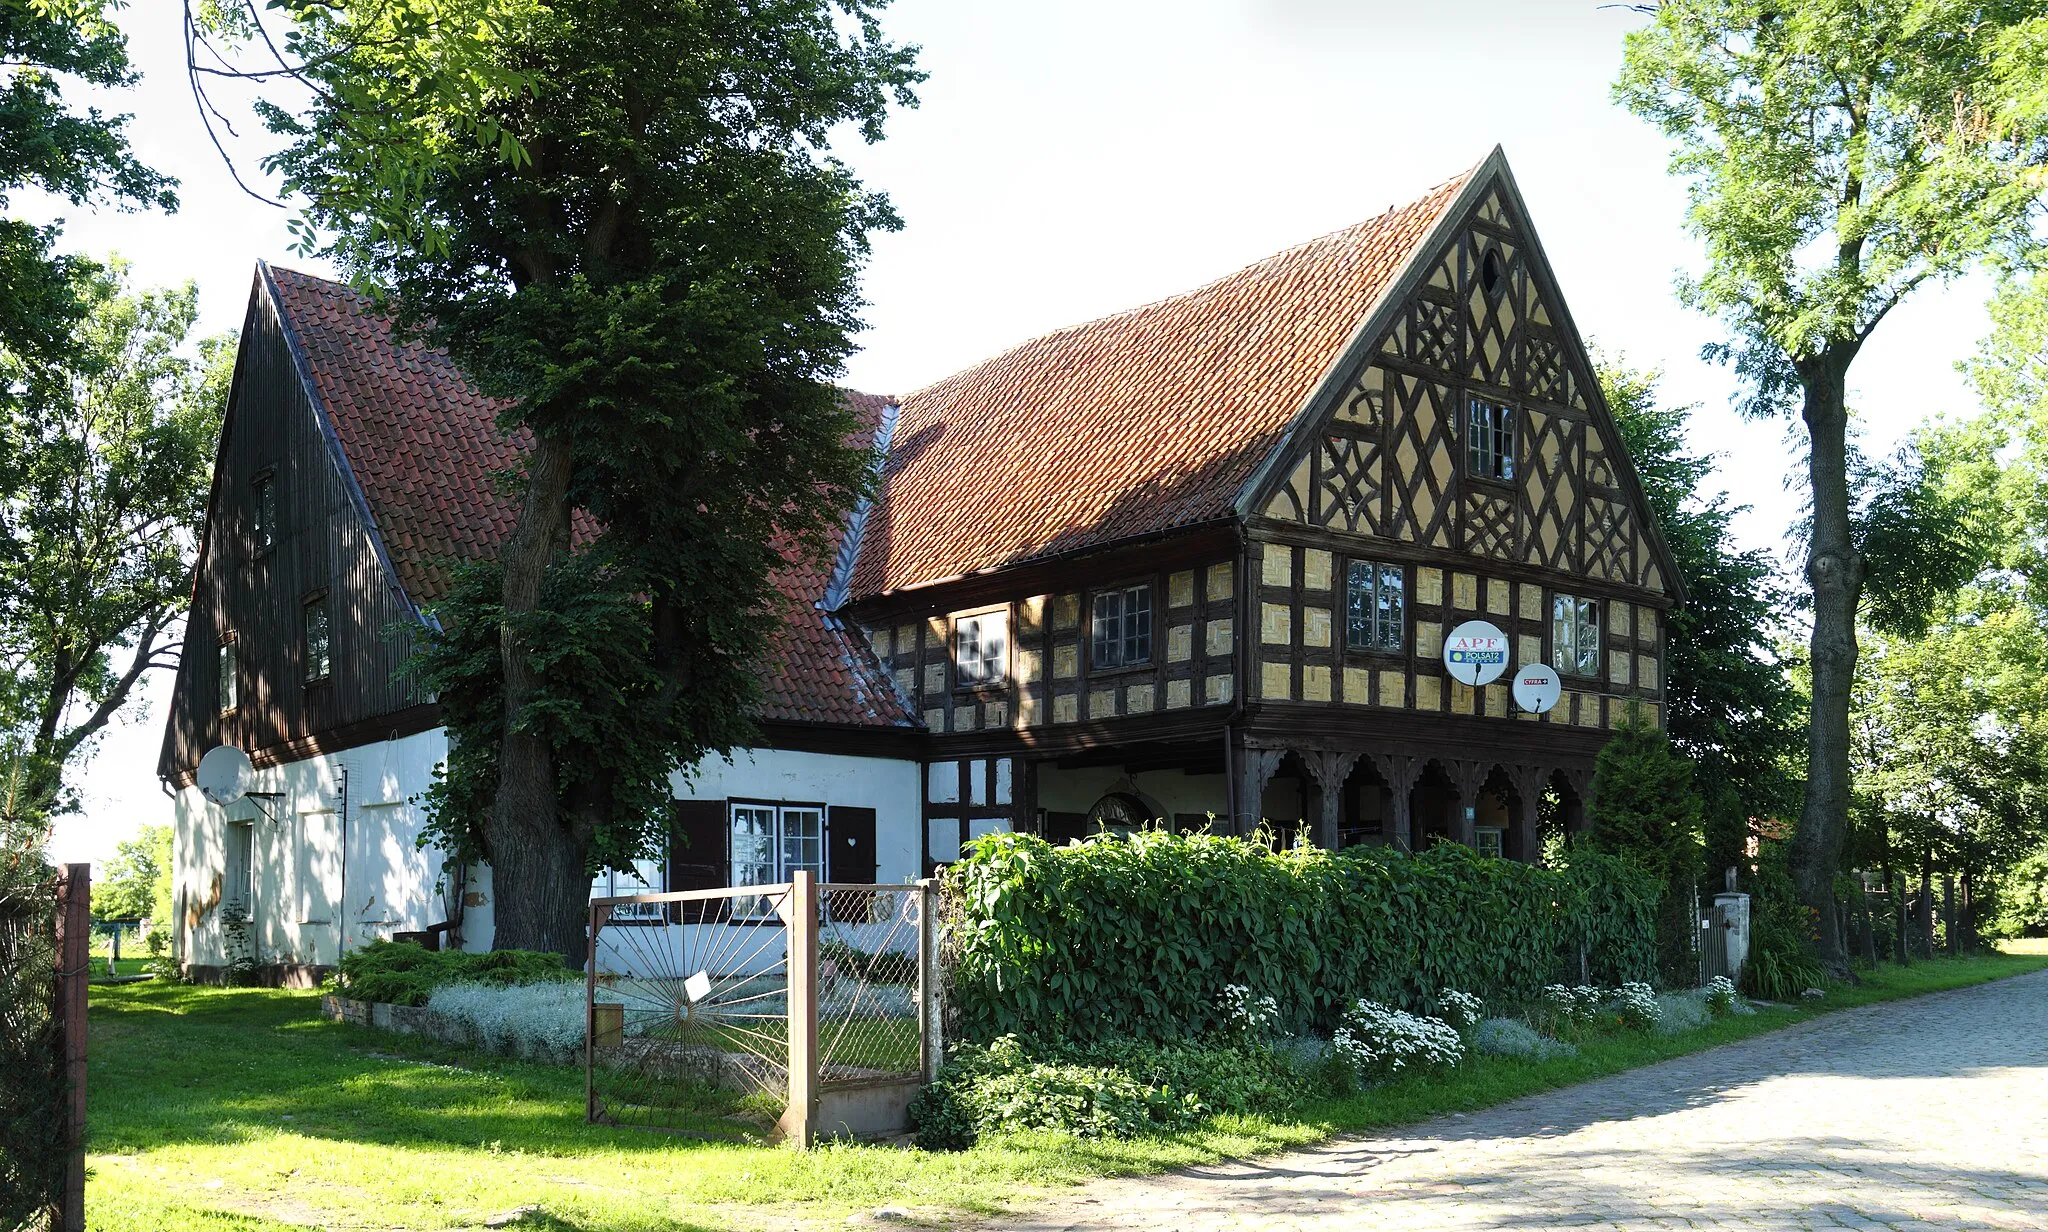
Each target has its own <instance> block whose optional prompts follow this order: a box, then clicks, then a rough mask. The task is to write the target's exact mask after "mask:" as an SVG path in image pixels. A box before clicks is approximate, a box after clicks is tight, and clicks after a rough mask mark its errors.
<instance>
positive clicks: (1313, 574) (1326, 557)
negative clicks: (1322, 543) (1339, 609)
mask: <svg viewBox="0 0 2048 1232" xmlns="http://www.w3.org/2000/svg"><path fill="white" fill-rule="evenodd" d="M1301 588H1302V589H1303V590H1328V589H1330V554H1329V553H1328V552H1326V551H1324V550H1323V549H1321V548H1305V549H1303V551H1302V554H1301Z"/></svg>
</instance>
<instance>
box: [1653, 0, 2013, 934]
mask: <svg viewBox="0 0 2048 1232" xmlns="http://www.w3.org/2000/svg"><path fill="white" fill-rule="evenodd" d="M2044 12H2048V9H2044V6H2043V5H2042V4H2041V3H2039V2H2038V0H2022V2H2018V3H1972V2H1968V0H1669V2H1667V3H1663V4H1660V5H1657V6H1655V8H1654V10H1653V18H1652V20H1651V22H1650V24H1649V25H1648V26H1647V27H1645V28H1643V29H1641V30H1638V31H1635V32H1633V33H1631V34H1630V35H1629V36H1628V40H1627V46H1626V50H1625V57H1624V64H1623V69H1622V73H1621V76H1620V79H1619V80H1618V81H1617V83H1616V86H1615V92H1616V96H1617V97H1618V99H1619V100H1620V101H1621V102H1622V103H1623V104H1624V105H1625V106H1627V107H1628V108H1629V109H1630V110H1632V111H1634V112H1635V113H1636V114H1638V115H1640V116H1642V117H1644V118H1645V119H1648V120H1649V121H1651V122H1652V123H1654V124H1656V125H1657V126H1658V127H1659V128H1660V129H1661V130H1663V132H1664V133H1665V134H1666V135H1667V136H1668V137H1670V138H1672V139H1673V140H1674V141H1675V142H1677V145H1678V150H1677V153H1676V154H1675V155H1674V157H1673V160H1672V170H1673V171H1674V172H1675V173H1677V174H1679V175H1683V176H1685V177H1687V178H1689V179H1690V180H1691V181H1692V185H1691V208H1690V212H1689V215H1688V218H1689V223H1690V225H1691V227H1692V229H1693V231H1694V232H1695V233H1696V234H1698V235H1699V236H1700V238H1701V239H1702V240H1703V241H1704V242H1705V244H1706V249H1707V268H1706V271H1705V273H1704V274H1702V275H1701V276H1700V277H1698V278H1696V279H1689V280H1687V281H1686V282H1685V283H1684V285H1683V295H1684V297H1685V299H1686V300H1687V302H1688V303H1690V304H1692V305H1694V306H1696V307H1698V308H1700V309H1702V310H1705V311H1708V312H1711V313H1714V314H1716V315H1718V316H1719V317H1720V318H1721V319H1722V321H1723V322H1724V323H1725V324H1726V326H1727V327H1728V329H1729V332H1730V334H1731V335H1732V341H1730V342H1729V343H1727V344H1725V345H1723V346H1720V347H1716V348H1710V351H1712V352H1713V353H1717V354H1718V355H1720V356H1721V357H1722V358H1726V359H1731V360H1733V362H1734V363H1735V365H1736V370H1737V371H1738V372H1739V373H1740V374H1741V375H1742V376H1743V377H1744V378H1745V379H1746V380H1747V382H1748V384H1749V388H1750V391H1751V396H1750V399H1749V401H1748V403H1747V408H1748V410H1749V411H1750V412H1751V413H1753V414H1757V415H1777V414H1780V413H1784V412H1787V411H1791V410H1793V409H1795V408H1796V409H1797V411H1798V413H1799V415H1800V417H1801V419H1802V420H1803V422H1804V423H1805V426H1806V430H1807V434H1808V439H1809V443H1810V449H1809V464H1808V468H1807V469H1808V476H1807V477H1808V482H1809V484H1810V487H1811V493H1812V502H1813V530H1812V536H1811V542H1810V550H1809V553H1808V557H1807V566H1806V576H1807V581H1808V584H1809V585H1810V587H1811V589H1812V604H1813V613H1812V614H1813V631H1812V637H1811V642H1810V650H1811V663H1812V673H1813V701H1812V717H1811V721H1810V724H1809V728H1808V740H1807V776H1806V795H1805V802H1804V804H1803V806H1802V809H1801V813H1800V821H1799V827H1798V830H1797V832H1796V835H1795V838H1794V844H1793V866H1794V873H1795V877H1796V880H1797V883H1798V888H1799V894H1800V898H1801V900H1802V901H1803V902H1804V903H1805V904H1806V905H1807V906H1809V907H1811V908H1812V909H1813V910H1814V911H1815V912H1816V913H1818V918H1819V921H1820V927H1819V932H1820V936H1819V944H1820V950H1821V956H1822V958H1823V960H1824V961H1825V962H1826V964H1827V965H1828V967H1829V968H1830V969H1831V970H1833V971H1836V972H1846V970H1847V965H1848V960H1847V954H1846V950H1845V948H1844V945H1843V937H1842V930H1841V925H1840V921H1839V919H1838V918H1837V914H1836V908H1835V899H1834V893H1833V887H1834V877H1835V874H1836V871H1837V869H1838V867H1839V865H1840V861H1841V855H1842V846H1843V841H1844V837H1845V834H1846V831H1847V817H1848V805H1849V702H1850V691H1851V686H1852V683H1853V680H1854V677H1855V671H1856V622H1857V615H1858V609H1859V606H1860V604H1861V603H1862V600H1863V591H1864V581H1865V575H1866V560H1865V557H1864V553H1863V551H1862V550H1861V547H1860V545H1859V544H1858V542H1857V539H1856V535H1855V533H1854V527H1853V524H1852V518H1851V509H1852V501H1851V495H1850V485H1851V476H1850V471H1849V448H1848V445H1849V409H1848V406H1847V400H1846V388H1847V378H1848V373H1849V369H1850V366H1851V364H1852V363H1853V362H1854V360H1855V359H1856V356H1857V354H1858V353H1859V352H1860V351H1861V350H1862V348H1863V347H1864V345H1865V344H1866V343H1867V342H1868V341H1869V340H1870V337H1871V335H1872V332H1873V331H1875V330H1876V329H1877V327H1878V325H1879V324H1880V323H1882V322H1883V320H1884V319H1885V317H1886V316H1887V315H1888V314H1889V313H1890V312H1891V310H1892V309H1893V308H1895V307H1896V306H1897V305H1898V304H1899V303H1900V302H1902V301H1903V300H1904V299H1905V298H1906V297H1907V296H1908V295H1910V294H1912V292H1913V291H1914V289H1916V288H1917V287H1919V286H1921V285H1922V284H1924V283H1927V282H1929V281H1941V280H1944V279H1948V278H1951V277H1954V276H1955V275H1957V274H1960V273H1962V272H1964V271H1966V270H1968V269H1970V268H1971V267H1972V266H1973V265H1974V264H1975V263H1976V262H1978V261H1980V260H1982V259H1984V258H1985V257H1987V256H1992V255H1997V254H2001V253H2005V254H2008V255H2010V254H2013V253H2016V252H2017V251H2019V250H2021V249H2022V248H2024V246H2025V243H2026V240H2027V232H2028V217H2029V210H2030V208H2031V206H2032V205H2033V203H2034V202H2035V200H2036V198H2037V196H2038V194H2039V191H2040V188H2041V183H2042V181H2041V176H2040V157H2041V146H2040V143H2039V133H2038V129H2039V116H2038V114H2036V113H2035V112H2033V111H2030V110H2028V109H2027V108H2025V107H2022V106H2019V105H2016V104H2015V102H2014V99H2013V91H2012V88H2011V87H2012V82H2011V79H2010V78H2009V77H2008V71H2009V69H2010V66H2011V55H2012V44H2013V40H2014V39H2015V38H2017V37H2019V36H2021V35H2024V34H2027V33H2029V32H2031V30H2032V29H2033V28H2034V26H2035V24H2037V23H2039V22H2040V21H2042V20H2043V16H2042V15H2043V13H2044Z"/></svg>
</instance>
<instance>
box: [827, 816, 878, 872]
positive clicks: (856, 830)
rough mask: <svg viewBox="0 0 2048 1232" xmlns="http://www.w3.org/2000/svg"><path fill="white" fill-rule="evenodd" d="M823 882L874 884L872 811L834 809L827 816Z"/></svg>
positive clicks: (873, 817)
mask: <svg viewBox="0 0 2048 1232" xmlns="http://www.w3.org/2000/svg"><path fill="white" fill-rule="evenodd" d="M825 838H826V841H827V842H828V843H829V844H830V845H831V846H830V851H831V854H830V855H829V856H827V857H826V858H825V879H826V880H827V881H840V882H846V883H849V884H859V885H873V884H874V883H875V810H873V809H871V808H834V809H832V810H830V812H829V813H828V814H827V824H826V827H825Z"/></svg>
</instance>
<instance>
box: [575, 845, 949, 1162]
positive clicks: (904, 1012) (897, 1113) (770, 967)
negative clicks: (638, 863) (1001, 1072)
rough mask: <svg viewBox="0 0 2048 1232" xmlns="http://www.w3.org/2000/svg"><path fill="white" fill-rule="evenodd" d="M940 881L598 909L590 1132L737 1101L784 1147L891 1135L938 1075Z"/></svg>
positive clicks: (653, 899)
mask: <svg viewBox="0 0 2048 1232" xmlns="http://www.w3.org/2000/svg"><path fill="white" fill-rule="evenodd" d="M937 903H938V892H937V885H936V883H935V882H932V881H929V880H927V881H920V882H917V883H915V884H913V885H821V884H819V883H818V882H817V880H816V879H815V875H814V874H811V873H808V872H798V873H797V874H796V876H795V877H794V878H793V879H792V880H791V881H789V882H785V883H778V884H775V885H760V886H728V887H725V888H723V889H717V890H681V891H671V892H669V893H665V894H639V895H630V896H625V897H619V898H599V899H593V900H591V904H590V939H591V948H590V961H589V966H588V972H587V975H586V980H585V989H586V996H585V1033H584V1089H585V1096H586V1102H587V1115H588V1117H589V1119H590V1120H591V1121H592V1122H593V1123H601V1124H611V1125H637V1126H645V1127H648V1128H654V1129H666V1130H671V1131H676V1132H682V1133H691V1132H700V1133H701V1132H705V1129H706V1127H705V1126H704V1125H703V1124H702V1123H701V1122H702V1121H703V1119H704V1117H705V1113H704V1112H703V1109H704V1107H705V1106H706V1103H707V1101H706V1098H705V1093H706V1092H707V1091H715V1090H722V1091H729V1092H742V1093H744V1094H747V1095H750V1096H753V1097H754V1099H753V1101H752V1102H754V1103H755V1104H756V1106H757V1107H759V1108H761V1109H762V1110H763V1111H765V1112H767V1113H769V1114H772V1115H773V1118H774V1121H775V1129H776V1133H777V1134H778V1136H781V1137H784V1138H786V1139H788V1140H789V1141H792V1142H794V1143H796V1144H798V1145H805V1144H808V1143H810V1142H812V1141H814V1140H816V1139H818V1138H820V1137H838V1136H854V1137H884V1136H889V1135H892V1134H897V1133H902V1132H904V1131H905V1130H906V1129H907V1124H906V1122H905V1118H904V1109H905V1108H906V1107H907V1105H908V1103H909V1101H910V1098H911V1096H912V1095H914V1094H915V1093H916V1091H917V1089H918V1088H919V1087H920V1086H921V1085H922V1084H923V1083H925V1082H928V1081H930V1080H931V1079H932V1078H933V1077H935V1076H936V1075H937V1071H938V1063H939V1059H940V1055H941V1040H940V1037H939V1005H938V994H937V981H936V978H935V974H936V971H937V961H936V957H937V952H938V929H937V910H936V908H937Z"/></svg>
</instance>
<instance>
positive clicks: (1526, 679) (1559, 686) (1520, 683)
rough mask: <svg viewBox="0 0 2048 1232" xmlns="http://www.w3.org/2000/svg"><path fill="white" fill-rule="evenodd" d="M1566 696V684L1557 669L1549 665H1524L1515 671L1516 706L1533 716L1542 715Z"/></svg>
mask: <svg viewBox="0 0 2048 1232" xmlns="http://www.w3.org/2000/svg"><path fill="white" fill-rule="evenodd" d="M1562 696H1564V684H1563V682H1562V681H1560V680H1558V678H1557V669H1555V668H1553V667H1551V666H1550V665H1549V664H1548V663H1524V664H1523V665H1522V666H1520V667H1518V668H1516V669H1515V705H1517V706H1520V707H1521V708H1522V709H1524V710H1526V711H1528V712H1529V713H1531V714H1542V713H1543V712H1545V711H1547V710H1549V709H1550V708H1551V707H1552V706H1555V705H1557V699H1558V698H1560V697H1562Z"/></svg>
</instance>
